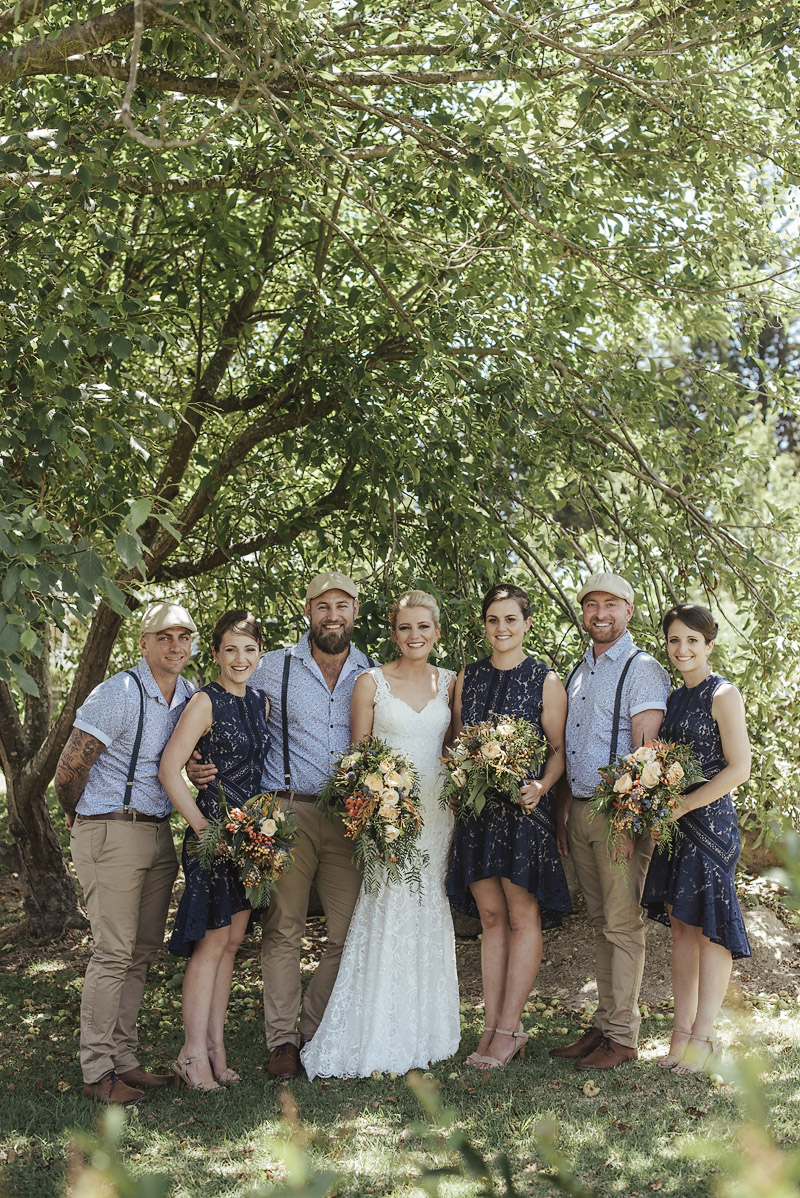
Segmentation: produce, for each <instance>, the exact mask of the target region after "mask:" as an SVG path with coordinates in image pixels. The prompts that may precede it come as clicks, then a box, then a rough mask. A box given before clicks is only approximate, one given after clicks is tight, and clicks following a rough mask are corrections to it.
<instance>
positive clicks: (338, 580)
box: [306, 570, 358, 603]
mask: <svg viewBox="0 0 800 1198" xmlns="http://www.w3.org/2000/svg"><path fill="white" fill-rule="evenodd" d="M325 591H344V593H345V595H352V596H353V598H354V599H357V598H358V587H357V586H356V584H355V583H354V582H353V580H352V578H348V577H347V575H346V574H340V573H339V571H338V570H326V571H325V573H324V574H317V575H316V577H315V578H312V579H311V582H310V583H309V584H308V588H307V590H306V603H308V601H309V600H310V599H318V598H319V597H320V595H324V593H325Z"/></svg>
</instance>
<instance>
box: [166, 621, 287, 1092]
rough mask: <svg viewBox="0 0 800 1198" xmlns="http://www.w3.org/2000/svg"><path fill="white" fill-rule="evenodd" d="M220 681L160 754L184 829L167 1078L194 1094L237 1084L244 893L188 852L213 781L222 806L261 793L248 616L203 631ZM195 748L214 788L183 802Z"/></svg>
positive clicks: (259, 717)
mask: <svg viewBox="0 0 800 1198" xmlns="http://www.w3.org/2000/svg"><path fill="white" fill-rule="evenodd" d="M211 636H212V645H213V651H214V660H215V661H216V663H217V665H218V666H219V678H218V680H217V681H216V682H210V683H209V684H208V686H204V687H203V688H202V689H201V690H199V691H198V692H197V694H195V695H193V696H192V698H191V699H190V700H189V702H188V703H187V704H186V707H185V709H184V711H183V713H182V715H181V718H180V720H179V721H178V723H177V725H176V727H175V731H174V732H173V734H172V736H171V737H170V739H169V741H168V743H167V746H166V748H165V749H164V753H163V755H162V757H161V768H160V770H159V778H160V779H161V781H162V783H163V785H164V789H165V790H166V792H167V794H168V795H169V797H170V799H171V800H172V803H173V805H174V807H175V808H176V809H177V810H178V811H179V812H180V814H181V815H182V816H183V818H184V819H185V820H186V822H187V823H188V825H189V827H188V828H187V830H186V835H185V837H184V844H183V872H184V876H185V878H186V888H185V890H184V893H183V898H182V899H181V901H180V905H179V907H178V912H177V915H176V917H175V928H174V931H173V933H172V937H171V939H170V944H169V947H170V950H171V951H172V952H173V953H175V954H177V955H179V956H185V957H189V964H188V965H187V967H186V973H185V974H184V979H183V1026H184V1033H185V1040H184V1045H183V1048H182V1049H181V1051H180V1053H179V1055H178V1060H177V1061H176V1062H175V1064H174V1065H173V1069H174V1071H175V1074H176V1076H177V1077H178V1078H179V1079H180V1081H182V1082H184V1083H185V1084H186V1085H188V1086H191V1087H193V1088H194V1089H199V1090H216V1089H218V1088H219V1086H220V1085H223V1086H227V1085H231V1084H233V1083H234V1082H237V1081H238V1080H239V1077H238V1075H237V1074H236V1073H235V1072H234V1071H233V1070H232V1069H229V1068H228V1065H227V1061H226V1058H225V1047H224V1043H223V1035H224V1027H225V1012H226V1010H227V1007H228V998H229V997H230V989H231V979H232V977H233V963H234V958H235V956H236V950H237V949H238V947H239V945H240V944H241V942H242V940H243V938H244V936H245V933H246V932H247V929H248V925H249V922H250V918H251V910H250V904H249V902H248V901H247V899H246V897H245V891H244V886H243V885H242V883H241V881H240V879H239V877H238V875H237V874H236V873H235V872H234V870H233V868H232V866H231V865H230V864H229V863H228V862H226V861H224V860H221V861H220V863H219V865H215V866H214V867H213V868H212V869H204V868H203V867H202V866H201V865H200V863H199V861H198V860H197V858H196V857H194V856H192V855H191V854H190V853H189V852H188V846H189V844H190V843H191V841H192V840H193V839H194V838H195V836H196V835H197V833H198V832H200V831H202V829H203V828H204V827H205V826H206V824H207V823H208V820H209V818H213V817H218V816H219V814H220V809H219V797H218V790H217V783H219V785H220V786H221V787H222V791H223V794H224V795H225V802H226V804H227V806H228V807H241V806H242V805H243V804H244V803H245V802H246V801H247V799H249V798H252V796H253V795H255V794H258V793H259V791H260V790H261V771H262V768H263V764H264V758H265V756H266V752H267V746H268V743H269V739H268V735H267V723H266V720H267V715H268V712H269V704H268V701H267V699H266V697H265V695H264V694H263V693H262V692H261V691H256V690H252V689H249V688H248V686H247V680H248V678H249V677H250V676H251V674H252V673H253V670H254V669H255V668H256V665H257V664H258V661H259V658H260V656H261V626H260V624H259V623H258V621H257V620H256V618H255V617H254V616H253V615H251V613H250V612H247V611H243V610H236V611H229V612H225V614H224V615H223V616H221V617H220V619H219V620H218V621H217V623H216V625H215V627H214V631H213V633H212V634H211ZM195 747H197V749H198V750H199V751H200V753H201V755H202V760H203V761H204V762H207V763H208V762H210V763H212V764H213V765H215V766H216V767H217V771H218V772H217V777H216V778H215V780H214V783H213V785H211V786H209V787H208V788H207V789H205V790H200V791H199V792H198V795H197V800H196V801H195V799H194V798H193V797H192V794H191V791H190V790H189V787H188V786H187V785H186V782H185V781H184V779H183V774H182V770H183V767H184V765H185V764H186V762H187V761H188V760H189V757H190V755H191V753H192V751H193V750H194V749H195Z"/></svg>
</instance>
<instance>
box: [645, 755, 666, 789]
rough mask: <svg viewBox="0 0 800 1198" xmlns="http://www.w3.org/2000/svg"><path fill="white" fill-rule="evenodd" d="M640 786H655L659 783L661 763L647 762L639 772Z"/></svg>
mask: <svg viewBox="0 0 800 1198" xmlns="http://www.w3.org/2000/svg"><path fill="white" fill-rule="evenodd" d="M640 777H641V780H642V786H647V787H648V788H649V787H651V786H655V785H656V783H657V782H660V781H661V763H660V762H659V761H648V763H647V765H646V766H644V768H643V769H642V772H641V775H640Z"/></svg>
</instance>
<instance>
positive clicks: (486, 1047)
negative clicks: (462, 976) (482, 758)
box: [447, 585, 572, 1069]
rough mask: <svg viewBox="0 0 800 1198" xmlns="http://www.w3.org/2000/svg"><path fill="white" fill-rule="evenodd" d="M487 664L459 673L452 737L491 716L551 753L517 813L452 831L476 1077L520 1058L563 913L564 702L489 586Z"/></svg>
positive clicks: (510, 608) (513, 603)
mask: <svg viewBox="0 0 800 1198" xmlns="http://www.w3.org/2000/svg"><path fill="white" fill-rule="evenodd" d="M481 610H482V614H483V624H484V629H485V631H486V639H487V640H488V642H489V644H490V645H491V648H492V655H491V657H487V658H485V659H484V660H483V661H478V662H475V663H474V664H473V665H469V666H467V667H466V669H465V670H462V672H461V674H460V675H459V677H458V680H457V682H456V691H455V697H454V703H453V723H454V730H455V734H456V735H459V734H460V733H461V731H462V730H463V728H464V726H465V725H466V726H468V725H470V724H477V723H482V722H483V721H484V720H487V719H489V718H490V717H491V716H492V715H509V716H518V717H522V718H524V719H527V720H529V721H530V723H532V724H533V725H534V727H536V728H537V729H538V730H539V732H541V733H542V734H543V735H544V737H545V738H546V739H547V741H548V744H549V746H550V748H549V752H548V756H547V760H546V762H545V765H544V768H543V770H542V771H541V773H540V776H539V777H538V778H536V779H532V780H530V781H528V782H527V783H526V784H525V785H524V786H522V787H521V789H520V804H519V806H517V804H512V803H507V802H503V801H502V800H501V801H500V802H490V803H487V805H486V807H485V808H484V809H483V811H482V812H481V814H480V815H479V816H469V817H467V818H466V819H463V820H461V821H460V822H459V825H458V828H457V829H456V837H455V842H454V845H453V854H452V859H451V863H450V870H449V873H448V878H447V894H448V897H449V899H450V903H451V905H452V906H453V907H454V908H455V910H456V911H461V912H462V913H463V914H466V915H472V916H475V915H479V916H480V920H481V925H482V928H483V938H482V942H481V973H482V976H483V995H484V1004H485V1021H486V1026H485V1028H484V1031H483V1034H482V1036H481V1039H480V1042H479V1044H478V1047H477V1049H476V1051H475V1052H474V1053H472V1054H471V1055H470V1056H469V1057H468V1058H467V1061H468V1063H469V1064H471V1065H475V1066H476V1067H477V1068H480V1069H494V1068H497V1067H498V1066H500V1065H506V1064H508V1062H509V1061H510V1060H511V1059H512V1058H513V1057H514V1056H516V1055H517V1053H518V1052H522V1051H523V1050H524V1046H525V1041H526V1040H527V1036H526V1035H525V1034H524V1033H523V1032H522V1030H521V1026H520V1016H521V1015H522V1008H523V1006H524V1005H525V1003H526V1001H527V999H528V996H529V994H530V992H531V989H532V988H533V983H534V982H535V980H536V975H537V973H538V972H539V965H540V964H541V959H542V926H544V927H556V926H557V925H558V924H560V923H561V921H562V919H563V917H564V915H568V914H570V913H571V911H572V904H571V902H570V897H569V889H568V887H567V880H566V877H565V876H564V869H563V867H562V865H561V859H560V858H559V855H558V849H557V847H556V834H555V819H554V813H553V795H552V787H553V785H554V784H555V782H556V781H557V780H558V779H559V778H560V776H561V774H562V773H563V771H564V725H565V722H566V716H567V696H566V692H565V690H564V687H563V686H562V684H561V682H560V680H559V679H558V677H557V676H556V675H555V674H554V672H553V671H552V670H551V669H550V667H549V666H546V665H544V663H543V662H540V661H536V660H535V659H534V658H532V657H528V656H527V654H526V653H525V651H524V649H523V647H522V642H523V638H524V636H525V633H526V632H527V631H528V629H529V628H530V626H531V617H530V601H529V599H528V596H527V594H526V593H525V591H523V590H522V589H521V588H520V587H516V586H506V585H503V586H495V587H492V589H491V590H490V591H489V592H488V594H487V595H486V597H485V598H484V601H483V606H482V609H481Z"/></svg>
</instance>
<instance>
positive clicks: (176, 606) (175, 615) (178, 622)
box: [141, 600, 197, 636]
mask: <svg viewBox="0 0 800 1198" xmlns="http://www.w3.org/2000/svg"><path fill="white" fill-rule="evenodd" d="M165 628H188V629H189V631H190V632H197V625H196V624H195V622H194V620H193V619H192V617H191V616H190V615H189V613H188V611H187V610H186V608H185V607H181V605H180V603H169V602H168V601H166V600H164V601H162V602H161V603H151V604H150V606H149V607H148V609H147V611H146V612H145V613H144V615H143V616H142V627H141V633H142V636H144V634H145V633H147V632H163V631H164V629H165Z"/></svg>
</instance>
